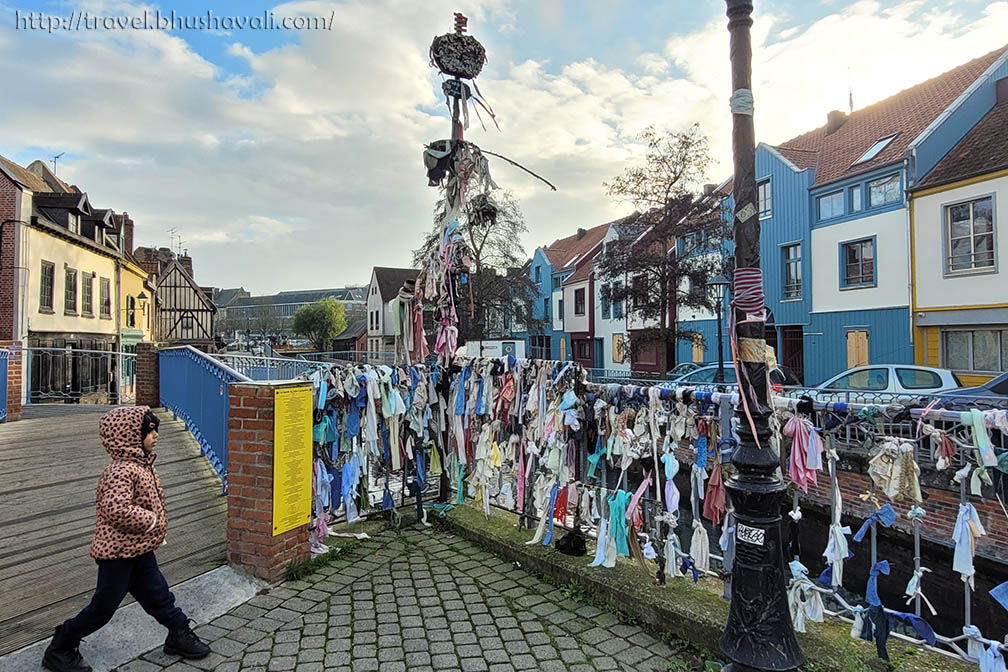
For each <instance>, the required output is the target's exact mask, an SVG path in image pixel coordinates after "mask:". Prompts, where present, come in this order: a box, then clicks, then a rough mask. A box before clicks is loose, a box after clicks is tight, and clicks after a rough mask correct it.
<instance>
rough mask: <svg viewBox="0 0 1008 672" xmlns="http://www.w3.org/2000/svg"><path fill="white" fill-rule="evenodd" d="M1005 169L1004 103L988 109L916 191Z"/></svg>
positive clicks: (1007, 127) (1007, 126)
mask: <svg viewBox="0 0 1008 672" xmlns="http://www.w3.org/2000/svg"><path fill="white" fill-rule="evenodd" d="M1004 168H1008V101H1006V102H1002V103H999V104H998V105H995V106H994V107H992V108H991V110H990V112H988V113H987V114H986V115H984V117H983V118H982V119H980V121H978V122H977V123H976V125H975V126H974V127H973V128H972V129H970V131H969V133H967V134H966V135H965V136H964V137H963V139H962V140H960V141H959V142H958V143H956V146H955V147H953V148H952V149H951V150H949V152H948V154H946V155H945V156H944V157H942V160H941V161H939V162H938V165H936V166H935V167H934V168H932V169H931V172H929V173H928V174H927V175H925V176H924V179H923V180H921V182H920V184H919V185H918V187H917V188H919V189H923V188H926V187H934V186H937V185H940V184H947V183H949V182H955V181H957V180H962V179H966V178H968V177H973V176H976V175H983V174H985V173H993V172H994V171H997V170H1002V169H1004Z"/></svg>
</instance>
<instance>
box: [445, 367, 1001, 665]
mask: <svg viewBox="0 0 1008 672" xmlns="http://www.w3.org/2000/svg"><path fill="white" fill-rule="evenodd" d="M612 382H613V383H615V384H611V385H609V384H605V383H603V384H599V383H589V385H588V389H589V391H590V392H594V393H595V394H605V395H614V394H621V395H622V397H623V400H624V403H629V404H633V405H635V406H639V407H641V408H645V407H646V406H647V398H648V395H647V391H646V389H642V388H643V387H646V385H644V386H636V385H634V386H633V387H632V388H630V387H627V386H628V385H633V383H631V382H630V381H629V380H627V379H625V380H617V381H612ZM712 387H713V386H705V387H704V388H699V387H695V386H692V387H685V386H679V387H676V386H672V385H663V386H661V388H662V389H661V398H662V399H663V400H664V402H665V404H671V402H673V401H676V400H677V399H678V400H682V399H683V398H684V395H687V392H688V396H687V397H686V398H687V399H689V398H692V399H695V400H697V401H700V402H703V403H707V402H710V403H712V404H713V407H708V408H713V415H714V417H716V418H718V419H719V420H720V421H721V422H720V424H721V425H722V428H723V431H722V435H721V436H722V442H719V444H718V447H719V448H721V444H722V443H724V442H725V439H728V437H730V433H729V432H726V431H724V427H725V422H726V421H730V416H731V415H732V414H733V413H734V408H735V406H736V405H737V404H738V394H737V392H736V391H734V390H731V389H728V390H726V391H725V392H716V391H714V390H713V389H712ZM813 392H815V391H814V390H811V389H808V388H789V389H787V390H785V392H784V393H783V394H780V393H777V394H775V395H774V398H773V403H774V405H775V407H776V408H777V409H778V410H780V411H785V412H786V411H792V412H793V411H795V410H796V409H797V402H798V400H799V399H801V397H803V396H808V397H810V398H812V400H813V401H812V404H813V408H815V410H816V411H819V412H820V413H830V414H833V415H834V416H835V417H837V418H840V419H845V420H844V421H843V422H841V423H840V424H838V425H836V426H832V428H831V429H830V430H825V429H824V430H822V431H824V433H828V434H829V435H830V437H831V440H832V443H833V445H834V447H837V446H838V444H839V445H846V446H847V447H848V448H850V449H852V450H853V449H857V450H863V451H864V453H865V454H867V451H868V450H869V449H870V448H872V447H875V446H877V444H878V441H879V440H882V439H883V437H890V436H896V437H904V438H907V439H908V440H910V441H913V442H914V443H915V445H917V446H918V450H917V451H916V452H917V455H918V456H919V458H920V460H921V462H922V463H923V464H921V466H922V467H924V468H927V467H933V461H931V458H930V455H929V453H930V451H929V450H928V448H929V446H930V439H929V438H927V437H926V436H925V437H924V439H919V438H918V434H917V423H918V421H919V420H920V419H921V417H922V416H924V417H925V418H926V421H927V422H929V423H931V424H934V425H935V426H936V427H944V428H947V429H948V430H949V431H950V436H952V437H953V441H954V443H955V446H956V455H955V457H954V459H953V460H952V467H951V468H952V469H957V468H958V467H960V466H963V465H967V464H968V463H970V462H971V460H972V459H973V454H972V451H973V442H972V436H971V434H970V431H971V430H970V429H969V428H968V427H966V426H965V425H964V424H963V418H962V417H961V413H960V411H959V410H958V408H957V410H955V411H951V410H946V409H941V408H937V405H935V406H934V407H930V408H929V404H930V403H931V402H932V401H935V399H936V398H938V399H939V400H941V395H930V396H929V395H920V396H914V397H909V398H908V396H907V395H896V394H888V395H886V394H881V393H878V394H872V395H871V396H870V397H868V396H865V395H862V394H861V393H860V392H856V391H851V392H850V393H847V392H844V393H842V394H837V395H835V396H833V397H831V398H828V399H817V398H815V395H814V394H813ZM969 399H970V401H971V402H972V401H973V400H974V397H972V396H971V397H970V398H969ZM848 400H849V401H848ZM980 401H981V402H982V405H984V406H988V407H990V408H1006V407H1008V400H1006V399H1005V398H1003V397H989V398H981V399H980ZM614 403H615V402H614ZM670 409H671V407H670V406H666V411H669V410H670ZM963 410H966V409H965V408H963ZM994 433H995V434H998V432H994ZM862 438H863V439H864V441H863V442H862V441H861V439H862ZM727 444H733V442H732V441H731V440H730V439H729V440H728V441H727ZM573 445H574V447H575V450H576V459H575V465H576V473H575V474H572V476H571V478H572V480H578V481H580V482H581V483H582V484H584V485H585V486H587V487H589V488H593V487H607V488H610V489H611V488H613V487H614V486H615V487H617V488H619V489H623V490H627V491H633V490H634V489H635V488H636V486H637V485H638V483H633V482H628V481H627V479H626V476H627V474H626V473H625V472H623V473H620V471H619V466H618V464H617V466H616V467H615V468H616V470H617V471H616V472H615V473H614V471H613V467H611V466H609V465H607V464H606V460H604V459H603V460H600V461H599V462H598V470H599V472H600V473H598V474H597V475H596V476H593V477H589V476H588V473H587V472H586V469H585V467H586V466H587V463H588V457H589V455H590V454H591V453H592V452H593V451H594V450H595V448H596V446H595V443H594V439H592V438H591V436H590V433H586V435H585V437H584V439H583V440H581V441H577V442H575V443H574V444H573ZM682 445H683V447H685V445H686V444H685V443H684V444H682ZM725 447H726V448H729V449H730V447H729V445H726V446H725ZM720 452H721V451H716V452H715V455H714V456H712V458H711V459H718V458H717V455H718V454H719V453H720ZM509 459H513V460H514V462H518V458H517V457H516V456H508V458H506V459H505V463H506V466H507V463H508V460H509ZM528 459H529V460H530V461H531V468H526V469H527V471H526V472H525V473H536V472H537V469H538V464H537V463H538V461H539V459H540V458H539V457H538V456H537V455H535V454H531V453H530V454H529V455H528ZM595 459H598V458H597V457H596V458H595ZM823 459H824V462H826V464H824V468H825V470H826V471H827V472H828V476H829V484H830V489H831V490H833V491H838V489H839V485H838V481H837V479H838V474H839V472H840V466H839V463H838V461H837V460H836V459H832V458H830V456H828V455H825V454H824V455H823ZM721 460H722V461H723V463H727V457H726V456H724V455H722V456H721ZM684 466H685V465H684ZM447 467H448V468H449V469H455V468H457V467H456V466H455V465H454V464H452V462H451V460H449V462H448V465H447ZM686 468H687V469H688V468H689V467H686ZM646 470H647V467H645V471H646ZM504 471H505V469H502V470H501V471H500V472H498V473H497V474H495V477H494V483H493V484H492V485H491V486H490V498H489V501H490V504H491V505H492V506H497V505H498V504H499V503H500V499H501V496H502V494H503V485H504V483H505V478H504V473H503V472H504ZM450 473H452V472H450ZM659 478H661V477H660V476H659ZM630 480H631V481H632V480H633V479H630ZM507 482H508V483H509V485H508V487H509V488H510V487H511V486H510V481H507ZM966 482H967V479H963V480H962V481H961V483H960V485H959V493H958V494H959V498H960V501H961V502H963V503H966V502H968V498H967V490H966ZM459 484H461V480H460V481H459ZM922 485H923V484H922ZM454 486H455V481H454V479H452V487H453V489H454ZM533 489H534V486H533V485H532V482H531V481H529V482H528V483H527V484H526V485H525V496H524V500H523V501H519V500H517V498H512V499H511V500H510V501H511V504H510V505H509V506H506V507H504V506H501V507H500V508H506V509H507V510H510V511H512V512H514V513H516V514H518V515H519V516H520V517H521V520H522V522H523V525H522V526H523V527H526V526H528V527H529V528H531V527H535V521H539V520H540V515H541V514H540V513H539V512H538V511H536V510H535V504H534V503H533V501H532V500H533V496H532V494H531V492H530V491H532V490H533ZM648 490H649V491H650V490H651V488H649V489H648ZM693 490H694V488H693V486H692V485H691V487H690V492H689V493H687V492H686V491H683V492H682V499H681V500H680V501H681V504H680V507H681V508H680V511H682V515H681V516H680V517H679V518H678V520H677V521H675V520H674V521H673V525H675V522H678V529H679V533H678V534H679V536H680V539H681V540H682V534H683V533H685V534H686V535H688V534H689V528H690V526H691V525H692V522H693V521H699V520H700V519H701V515H700V505H699V502H700V501H701V499H700V497H698V496H697V495H696V494H695V493H694V492H693ZM512 492H513V491H512ZM554 492H555V490H554ZM651 494H652V493H650V492H649V493H648V494H645V496H644V497H643V498H642V499H641V504H642V511H644V530H645V531H647V530H651V531H652V532H653V534H652V536H651V538H652V540H655V539H657V540H659V541H660V540H661V538H662V536H663V534H662V532H663V523H667V522H668V517H667V516H666V515H664V512H663V511H662V509H663V507H662V504H661V502H660V501H656V500H655V499H653V498H652V497H651V496H650V495H651ZM456 496H457V497H458V499H457V500H456V501H458V502H461V501H462V496H461V494H460V493H457V491H456ZM837 499H838V498H835V499H834V500H833V502H832V504H831V506H830V512H831V514H832V517H831V518H832V519H835V520H839V519H840V511H839V509H838V508H837V507H838V506H839V504H838V501H837ZM475 505H477V506H478V505H479V502H476V503H475ZM927 506H928V505H927V504H926V503H925V504H923V507H924V508H925V509H926V508H927ZM728 507H729V510H728V513H729V514H730V513H731V503H730V500H729V502H728ZM545 510H546V512H547V513H546V515H548V516H550V517H551V518H553V517H554V516H555V520H554V524H555V525H556V526H558V527H564V528H568V529H570V528H571V527H573V526H574V525H575V524H577V523H578V522H580V523H581V527H582V531H583V532H584V533H585V534H586V535H588V536H594V533H595V524H594V523H590V524H587V525H585V520H584V519H585V518H588V517H589V516H588V513H587V512H586V511H585V510H583V509H582V510H580V513H581V517H582V519H581V521H578V516H576V515H571V514H570V511H569V510H564V511H563V512H562V513H560V512H554V511H553V510H552V509H551V506H550V505H547V506H546V509H545ZM690 514H692V515H690ZM690 517H691V518H692V520H690ZM864 522H865V528H866V529H865V532H867V533H869V534H870V536H869V537H868V539H867V540H869V543H870V563H871V566H875V564H876V562H877V561H878V560H879V552H878V548H877V544H876V537H877V526H878V525H879V524H880V523H879V521H877V520H875V517H874V516H873V517H872V518H869V519H868V520H867V521H864ZM530 523H531V525H530ZM926 524H927V523H926V522H924V521H922V520H921V519H920V517H917V518H915V519H914V520H913V538H914V545H915V549H916V551H915V553H914V557H913V564H912V567H913V570H914V571H915V572H920V571H922V570H921V553H920V550H919V549H920V544H921V539H922V536H923V537H927V536H928V532H927V528H926V527H925V528H924V529H923V530H922V525H926ZM731 525H732V523H731V519H730V518H729V519H727V520H726V521H725V522H724V523H723V526H711V525H710V524H709V523H707V522H704V526H705V527H707V528H708V529H709V530H710V534H709V535H708V537H707V538H708V539H709V541H710V542H711V544H710V545H711V546H712V552H711V553H710V555H709V557H710V558H711V560H713V561H716V562H714V563H712V564H711V567H710V569H709V570H708V571H704V572H701V573H702V574H707V575H708V576H711V577H714V578H717V579H721V580H725V585H724V590H725V594H726V596H727V595H728V594H730V590H731V587H730V574H728V572H727V570H728V567H726V566H725V563H724V558H723V557H722V556H721V554H719V553H717V552H716V550H720V549H719V548H717V547H718V541H719V537H720V541H722V542H723V541H724V538H725V535H722V534H720V533H719V527H720V531H723V530H725V529H726V528H731ZM664 529H666V530H667V529H668V528H664ZM669 533H672V534H676V532H672V531H670V532H669ZM725 534H727V535H730V534H731V530H730V529H729V532H727V533H725ZM537 538H538V536H537ZM543 543H546V544H548V543H549V542H548V541H545V542H543ZM681 548H682V551H679V550H677V551H676V552H677V553H678V555H679V558H680V559H684V560H685V559H687V558H689V557H690V556H689V553H688V552H686V551H689V550H690V549H689V547H688V544H687V543H682V544H681ZM715 549H716V550H715ZM655 550H658V549H655ZM658 555H659V560H661V557H660V556H661V555H662V554H661V551H660V550H658ZM691 560H692V559H691ZM677 564H678V563H677ZM685 566H686V565H685V564H684V567H685ZM901 578H902V577H901ZM680 580H683V579H680ZM893 580H897V581H898V579H893ZM924 581H925V583H926V581H927V579H924ZM808 588H809V589H810V590H814V591H816V592H817V593H819V594H821V595H822V597H823V598H824V600H825V613H826V615H828V616H831V617H834V618H840V619H843V620H846V621H847V622H848V623H850V622H852V621H854V620H855V619H856V618H857V619H859V618H863V617H866V616H865V609H866V608H865V607H864V606H862V605H859V604H856V603H854V602H853V600H851V599H850V596H849V595H848V594H847V593H845V592H842V591H840V590H838V589H837V588H834V587H832V586H831V585H824V584H821V583H819V582H816V581H815V579H814V578H812V580H811V582H810V583H809V584H808ZM925 588H926V586H925ZM963 590H964V596H965V605H964V606H965V608H964V612H963V613H962V623H963V624H965V625H970V624H971V623H972V622H973V617H974V613H973V608H972V605H971V587H970V585H969V584H964V589H963ZM921 596H922V593H916V594H914V595H913V596H911V597H912V599H911V600H910V601H909V602H908V603H907V604H908V606H907V607H903V604H902V603H898V604H895V605H892V606H896V607H897V609H893V610H891V609H889V608H885V609H884V611H885V613H886V614H890V615H892V614H898V613H900V612H902V611H903V610H904V609H909V610H911V611H912V613H913V614H914V615H915V616H920V615H921V614H922V597H921ZM813 627H814V626H813ZM891 637H893V638H895V639H898V640H901V641H903V642H906V643H910V644H913V645H915V646H920V647H922V648H929V649H932V650H934V651H938V652H940V653H943V654H946V655H949V656H954V657H958V658H961V659H965V660H971V661H972V662H976V660H975V659H974V658H971V657H970V656H969V654H968V651H967V647H966V642H967V640H968V639H970V638H972V640H973V641H975V642H979V643H981V644H983V645H984V646H985V647H988V646H994V647H999V648H1000V649H1001V651H1002V652H1008V645H1004V644H1001V643H1000V642H998V641H996V640H991V639H988V638H985V637H983V636H982V635H981V634H980V633H979V631H974V632H973V633H971V635H970V636H967V635H965V634H961V635H951V636H943V635H937V637H936V645H935V646H929V645H928V644H927V643H926V642H925V641H924V639H922V638H921V637H920V636H918V635H916V634H915V633H914V632H913V631H912V630H909V629H904V628H902V626H900V627H899V628H896V629H895V630H894V631H893V632H892V634H891Z"/></svg>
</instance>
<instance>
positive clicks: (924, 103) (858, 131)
mask: <svg viewBox="0 0 1008 672" xmlns="http://www.w3.org/2000/svg"><path fill="white" fill-rule="evenodd" d="M1005 50H1006V49H1005V47H1001V48H1000V49H997V50H995V51H992V52H990V53H989V54H986V55H984V56H981V57H980V58H976V59H973V60H972V61H970V62H969V63H965V64H963V65H960V66H959V67H957V68H954V69H952V70H949V71H948V72H946V73H944V74H941V75H938V76H937V77H933V78H932V79H929V80H927V81H926V82H922V83H920V84H917V85H916V86H912V87H910V88H909V89H905V90H903V91H901V92H899V93H897V94H895V95H893V96H890V97H888V98H886V99H885V100H881V101H879V102H877V103H875V104H873V105H869V106H868V107H865V108H862V109H860V110H855V111H854V113H853V114H851V115H850V116H849V117H848V118H847V120H846V121H845V122H844V124H843V125H842V126H840V128H838V129H837V130H836V131H834V132H833V133H830V134H829V135H827V134H826V127H825V126H821V127H819V128H817V129H815V130H812V131H809V132H808V133H804V134H802V135H799V136H797V137H795V138H791V139H790V140H788V141H787V142H783V143H781V144H780V145H779V146H778V147H777V149H778V150H779V151H780V152H781V153H783V154H784V155H785V156H787V157H788V159H789V160H791V161H792V162H794V163H796V164H797V165H798V166H799V168H801V167H802V165H803V164H801V163H798V161H795V158H800V157H801V156H802V155H800V154H799V153H797V152H795V151H793V150H798V152H803V153H804V155H805V156H807V155H808V154H809V153H812V152H818V155H819V163H818V167H817V169H816V181H815V185H813V186H819V185H822V184H827V183H829V182H833V181H835V180H839V179H842V178H844V177H847V176H849V175H856V174H858V173H862V172H865V171H868V170H871V169H873V168H877V167H879V166H884V165H886V164H889V163H892V162H894V161H898V160H900V159H901V158H902V157H903V155H904V154H905V153H906V150H907V147H909V146H910V143H911V142H913V141H914V140H915V139H916V138H917V137H918V136H919V135H920V134H921V133H922V132H923V131H924V129H926V128H927V127H928V125H929V124H931V122H933V121H934V120H935V119H936V118H938V115H940V114H941V113H942V112H943V111H944V110H945V109H946V108H947V107H948V106H949V105H951V104H952V103H953V102H955V100H956V99H957V98H958V97H959V96H960V95H961V94H962V93H963V92H964V91H965V90H966V89H967V88H968V87H969V86H970V84H972V83H973V82H974V81H976V79H977V78H978V77H979V76H980V75H982V74H983V73H984V71H985V70H987V68H989V67H990V66H991V64H992V63H994V61H996V60H997V59H998V57H1000V56H1001V55H1002V54H1004V53H1005ZM893 133H898V134H899V135H897V136H896V138H895V139H894V140H893V141H892V142H890V143H889V145H887V146H886V148H885V149H883V150H882V151H881V152H879V154H878V156H876V157H875V158H873V159H871V160H869V161H864V162H862V163H858V164H856V165H855V164H854V162H855V161H857V160H858V158H860V157H861V155H862V154H864V153H865V152H866V151H867V150H868V148H869V147H871V146H872V145H873V144H874V143H875V142H876V141H877V140H879V139H881V138H884V137H886V136H887V135H891V134H893ZM804 165H808V164H807V163H806V164H804Z"/></svg>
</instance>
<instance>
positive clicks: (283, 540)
mask: <svg viewBox="0 0 1008 672" xmlns="http://www.w3.org/2000/svg"><path fill="white" fill-rule="evenodd" d="M274 389H275V386H273V385H264V384H256V383H232V384H231V385H230V387H229V394H230V403H231V409H230V416H229V419H228V517H227V539H228V545H227V548H228V563H229V564H231V565H237V566H238V567H240V568H242V569H244V570H245V571H247V572H249V573H251V574H253V575H255V576H258V577H260V578H262V579H266V580H267V581H276V580H277V579H280V578H281V577H282V576H283V573H284V570H285V569H286V568H287V566H288V565H290V564H291V563H294V562H300V561H303V560H306V559H308V557H309V554H310V550H309V540H308V525H307V524H305V525H301V526H299V527H295V528H294V529H292V530H288V531H287V532H284V533H283V534H279V535H277V536H273V390H274Z"/></svg>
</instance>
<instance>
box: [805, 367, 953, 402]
mask: <svg viewBox="0 0 1008 672" xmlns="http://www.w3.org/2000/svg"><path fill="white" fill-rule="evenodd" d="M958 387H962V382H961V381H960V380H959V378H958V377H957V376H956V374H955V373H953V372H952V371H950V370H949V369H936V368H933V367H930V366H915V365H913V364H869V365H867V366H857V367H854V368H853V369H848V370H846V371H844V372H843V373H839V374H837V375H835V376H833V377H832V378H830V379H829V380H827V381H826V382H824V383H821V384H819V385H817V386H816V387H815V388H813V389H814V390H815V394H814V395H813V396H815V397H816V398H817V399H818V400H819V401H847V402H852V403H858V404H888V403H893V402H897V401H906V400H908V399H911V398H913V397H918V396H927V395H931V394H935V393H936V392H942V391H944V390H954V389H956V388H958Z"/></svg>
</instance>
